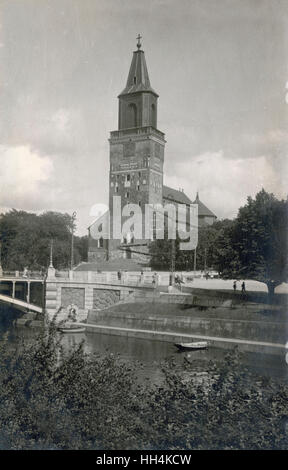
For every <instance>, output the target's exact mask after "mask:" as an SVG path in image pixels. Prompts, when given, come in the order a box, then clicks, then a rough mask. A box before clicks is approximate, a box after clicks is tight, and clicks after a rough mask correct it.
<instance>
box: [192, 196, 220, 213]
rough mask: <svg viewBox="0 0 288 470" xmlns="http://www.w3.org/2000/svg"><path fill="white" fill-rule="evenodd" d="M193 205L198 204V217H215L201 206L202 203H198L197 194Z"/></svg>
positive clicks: (203, 205)
mask: <svg viewBox="0 0 288 470" xmlns="http://www.w3.org/2000/svg"><path fill="white" fill-rule="evenodd" d="M193 204H198V217H199V216H200V217H201V216H202V217H215V218H217V217H216V215H215V214H213V212H212V211H210V209H208V207H206V206H205V204H203V202H201V201H200V199H199V194H198V193H197V195H196V199H195V201H193Z"/></svg>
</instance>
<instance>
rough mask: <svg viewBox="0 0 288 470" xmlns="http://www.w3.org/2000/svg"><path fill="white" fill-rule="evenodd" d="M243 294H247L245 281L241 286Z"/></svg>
mask: <svg viewBox="0 0 288 470" xmlns="http://www.w3.org/2000/svg"><path fill="white" fill-rule="evenodd" d="M241 292H242V293H243V294H245V292H246V286H245V282H244V281H243V282H242V284H241Z"/></svg>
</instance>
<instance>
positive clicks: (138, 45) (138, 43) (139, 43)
mask: <svg viewBox="0 0 288 470" xmlns="http://www.w3.org/2000/svg"><path fill="white" fill-rule="evenodd" d="M136 39H137V40H138V42H137V47H138V49H140V47H141V42H140V39H142V36H140V34H138V36H137V38H136Z"/></svg>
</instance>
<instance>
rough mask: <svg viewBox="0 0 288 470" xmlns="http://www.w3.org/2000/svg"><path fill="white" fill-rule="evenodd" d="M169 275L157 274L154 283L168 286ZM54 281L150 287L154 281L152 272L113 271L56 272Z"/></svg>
mask: <svg viewBox="0 0 288 470" xmlns="http://www.w3.org/2000/svg"><path fill="white" fill-rule="evenodd" d="M169 277H170V273H169V272H166V273H157V280H156V283H157V284H158V285H163V286H167V285H168V284H169ZM56 279H59V280H60V279H61V280H62V279H63V280H67V281H69V282H73V281H74V282H83V283H86V282H88V283H89V282H95V283H99V284H128V285H140V284H142V285H151V284H153V280H154V272H151V271H149V272H145V271H144V272H143V274H142V275H141V273H140V272H139V271H137V272H131V271H129V272H126V271H122V272H121V276H120V278H119V273H118V272H115V271H109V272H107V271H106V272H97V271H56Z"/></svg>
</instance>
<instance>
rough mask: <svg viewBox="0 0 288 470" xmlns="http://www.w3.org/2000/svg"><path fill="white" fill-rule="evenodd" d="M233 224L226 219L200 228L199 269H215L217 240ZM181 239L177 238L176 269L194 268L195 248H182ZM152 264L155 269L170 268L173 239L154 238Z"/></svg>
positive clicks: (151, 248)
mask: <svg viewBox="0 0 288 470" xmlns="http://www.w3.org/2000/svg"><path fill="white" fill-rule="evenodd" d="M231 225H232V221H231V220H229V219H224V220H221V221H217V222H215V223H214V224H213V225H204V226H201V227H199V228H198V244H197V263H196V267H197V269H201V270H205V269H211V268H212V269H213V268H214V267H215V262H216V259H217V260H218V257H217V256H216V255H217V253H216V248H215V247H216V246H217V240H218V239H219V238H221V237H222V235H223V233H224V231H225V230H228V229H229V228H230V227H231ZM180 241H181V240H180V239H179V237H178V236H177V237H176V240H175V269H176V270H183V271H189V270H192V269H193V268H194V250H187V251H186V250H180ZM150 255H151V266H152V267H153V268H154V269H170V268H171V256H172V241H171V240H168V239H167V232H165V238H164V240H154V241H153V242H152V243H151V245H150Z"/></svg>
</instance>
